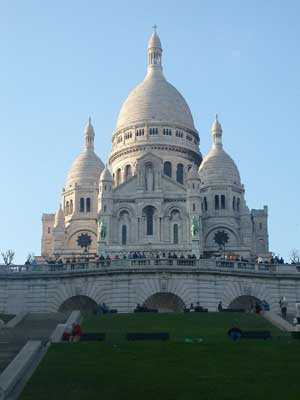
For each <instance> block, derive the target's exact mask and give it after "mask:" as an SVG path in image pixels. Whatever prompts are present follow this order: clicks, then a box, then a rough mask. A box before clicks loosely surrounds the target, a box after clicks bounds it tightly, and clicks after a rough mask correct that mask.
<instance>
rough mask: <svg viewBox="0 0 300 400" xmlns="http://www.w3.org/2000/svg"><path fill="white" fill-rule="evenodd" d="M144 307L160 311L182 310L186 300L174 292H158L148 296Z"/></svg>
mask: <svg viewBox="0 0 300 400" xmlns="http://www.w3.org/2000/svg"><path fill="white" fill-rule="evenodd" d="M143 306H144V307H148V308H152V309H155V310H158V311H159V312H182V311H183V309H184V307H185V304H184V301H183V300H182V299H181V298H180V297H179V296H177V295H176V294H174V293H162V292H158V293H155V294H153V295H152V296H150V297H148V299H147V300H146V301H145V302H144V303H143Z"/></svg>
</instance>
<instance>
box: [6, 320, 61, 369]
mask: <svg viewBox="0 0 300 400" xmlns="http://www.w3.org/2000/svg"><path fill="white" fill-rule="evenodd" d="M66 319H67V315H66V314H62V313H52V314H43V313H40V314H28V315H27V316H26V317H25V318H24V319H23V320H22V321H21V322H20V323H19V324H18V325H17V326H16V327H15V328H4V329H2V330H1V331H0V373H1V372H2V371H3V370H4V369H5V368H6V367H7V365H8V364H9V363H10V362H11V361H12V360H13V358H14V357H15V356H16V355H17V354H18V352H19V351H20V350H21V348H22V347H23V346H24V345H25V343H26V342H27V341H28V340H30V339H38V340H42V341H47V340H48V338H49V336H50V335H51V333H52V332H53V330H54V329H55V327H56V325H57V324H59V323H63V322H65V321H66Z"/></svg>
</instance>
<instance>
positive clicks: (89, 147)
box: [42, 32, 269, 259]
mask: <svg viewBox="0 0 300 400" xmlns="http://www.w3.org/2000/svg"><path fill="white" fill-rule="evenodd" d="M147 54H148V70H147V74H146V77H145V79H144V80H143V82H142V83H141V84H139V85H138V86H137V87H136V88H135V89H134V90H133V91H132V92H131V93H130V94H129V96H128V98H127V100H126V101H125V102H124V104H123V106H122V108H121V111H120V113H119V117H118V121H117V126H116V130H115V132H114V133H113V138H112V151H111V154H110V156H109V160H108V166H107V167H106V168H104V165H103V163H102V162H101V160H100V159H99V158H98V157H97V156H96V154H95V153H94V135H95V134H94V130H93V127H92V125H91V122H90V121H89V123H88V125H87V127H86V129H85V148H84V151H83V152H82V153H81V154H80V155H79V156H78V157H77V159H76V160H75V161H74V164H73V166H72V168H71V170H70V172H69V174H68V178H67V182H66V185H65V188H64V189H63V193H62V207H61V208H60V209H59V211H58V212H57V214H56V216H54V214H44V215H43V236H42V255H43V256H44V257H45V258H47V257H51V256H54V255H56V256H62V257H63V258H67V257H73V256H74V255H75V256H76V255H79V254H82V252H83V251H84V247H83V246H82V244H80V237H81V239H82V237H85V239H87V238H89V239H90V240H91V243H90V245H88V246H86V247H87V248H88V251H89V253H96V252H98V254H122V253H126V254H127V253H128V252H130V251H142V252H145V253H157V254H160V255H161V256H163V254H164V253H165V254H167V253H168V252H172V253H173V252H176V253H177V254H178V255H180V254H187V253H194V254H195V255H196V256H202V255H204V256H205V255H212V254H216V253H220V251H221V247H222V251H226V252H227V253H234V254H237V255H240V256H243V257H245V258H247V259H249V258H255V257H257V256H263V257H266V256H268V254H269V248H268V226H267V218H268V212H267V207H264V208H263V209H261V210H252V211H250V210H249V209H248V207H247V205H246V202H245V198H244V192H245V189H244V186H243V185H242V183H241V180H240V175H239V171H238V169H237V167H236V165H235V163H234V161H233V160H232V159H231V158H230V156H229V155H228V154H227V153H226V152H225V151H224V150H223V145H222V127H221V125H220V123H219V122H218V120H217V118H216V121H215V122H214V123H213V126H212V130H211V133H212V141H213V145H212V149H211V150H210V152H209V153H208V154H207V156H206V157H204V159H203V161H202V155H201V152H200V149H199V144H200V139H199V134H198V132H197V130H196V128H195V126H194V121H193V117H192V114H191V111H190V109H189V106H188V104H187V103H186V101H185V100H184V98H183V97H182V95H181V94H180V93H179V92H178V91H177V90H176V89H175V88H174V87H173V86H172V85H171V84H170V83H169V82H168V81H167V80H166V79H165V77H164V74H163V71H162V46H161V42H160V39H159V37H158V35H157V33H156V32H154V33H153V35H152V36H151V38H150V41H149V44H148V50H147ZM199 167H200V168H199ZM198 168H199V171H198ZM220 235H221V236H222V235H223V239H224V236H225V239H224V240H225V241H224V243H223V245H222V246H221V245H220V243H217V242H218V240H217V238H218V237H219V236H220Z"/></svg>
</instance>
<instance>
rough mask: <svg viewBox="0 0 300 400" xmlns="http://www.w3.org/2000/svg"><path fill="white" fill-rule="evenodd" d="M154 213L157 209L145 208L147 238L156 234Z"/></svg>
mask: <svg viewBox="0 0 300 400" xmlns="http://www.w3.org/2000/svg"><path fill="white" fill-rule="evenodd" d="M154 212H155V208H154V207H152V206H147V207H145V208H144V215H145V217H146V235H147V236H153V233H154V226H153V225H154V223H153V217H154Z"/></svg>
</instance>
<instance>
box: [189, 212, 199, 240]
mask: <svg viewBox="0 0 300 400" xmlns="http://www.w3.org/2000/svg"><path fill="white" fill-rule="evenodd" d="M198 233H199V221H198V219H197V217H196V216H195V215H194V216H193V217H192V223H191V234H192V238H195V237H196V236H197V235H198Z"/></svg>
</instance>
